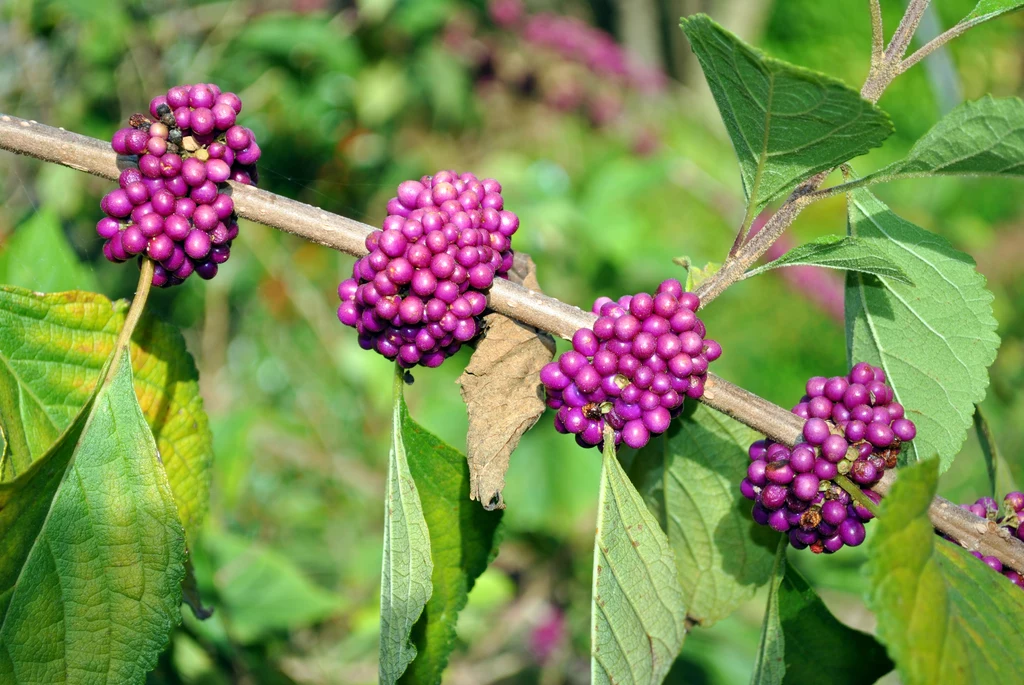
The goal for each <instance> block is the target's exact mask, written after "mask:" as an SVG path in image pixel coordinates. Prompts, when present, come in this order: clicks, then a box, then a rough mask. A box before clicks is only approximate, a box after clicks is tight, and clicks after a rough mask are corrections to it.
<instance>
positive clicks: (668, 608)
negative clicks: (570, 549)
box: [590, 439, 686, 683]
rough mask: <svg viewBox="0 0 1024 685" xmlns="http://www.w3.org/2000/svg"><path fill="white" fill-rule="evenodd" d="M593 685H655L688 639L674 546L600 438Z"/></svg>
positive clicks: (611, 448) (592, 611) (612, 450)
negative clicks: (625, 684) (602, 446)
mask: <svg viewBox="0 0 1024 685" xmlns="http://www.w3.org/2000/svg"><path fill="white" fill-rule="evenodd" d="M593 584H594V586H593V591H592V598H591V607H590V617H591V624H590V626H591V628H590V631H591V632H590V635H591V645H590V649H591V652H590V673H591V676H590V677H591V682H593V683H627V682H628V683H660V682H661V681H662V679H664V677H665V675H666V674H667V673H668V671H669V669H670V668H672V662H673V661H674V660H675V658H676V655H678V654H679V650H680V648H682V646H683V639H684V638H685V637H686V606H685V604H684V601H683V593H682V588H680V587H679V581H678V579H677V578H676V574H675V569H674V566H673V559H672V548H671V547H670V546H669V541H668V539H667V538H666V537H665V534H664V533H663V532H662V531H661V528H660V527H659V526H658V521H657V520H656V519H655V518H654V516H652V515H651V512H650V511H648V510H647V506H646V505H645V504H644V500H643V498H642V497H641V496H640V493H638V492H637V491H636V490H635V489H634V488H633V484H632V483H630V481H629V478H627V477H626V474H625V472H624V471H623V470H622V467H621V466H620V465H619V461H618V459H616V456H615V443H614V442H613V441H612V440H609V439H606V440H605V449H604V461H603V465H602V469H601V490H600V495H599V498H598V504H597V535H596V537H595V539H594V576H593Z"/></svg>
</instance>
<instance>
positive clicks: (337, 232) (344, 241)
mask: <svg viewBox="0 0 1024 685" xmlns="http://www.w3.org/2000/svg"><path fill="white" fill-rule="evenodd" d="M0 149H3V150H9V151H11V152H16V153H19V154H23V155H29V156H32V157H37V158H39V159H42V160H45V161H48V162H53V163H55V164H63V165H64V166H68V167H71V168H72V169H78V170H79V171H85V172H88V173H91V174H95V175H97V176H102V177H104V178H109V179H116V178H117V177H118V174H119V173H120V170H121V169H122V168H125V167H127V166H132V165H133V164H134V160H133V159H131V158H118V157H117V155H115V154H114V153H113V152H112V151H111V150H110V149H109V147H108V146H107V145H106V144H105V143H103V142H101V141H99V140H95V139H92V138H88V137H86V136H82V135H78V134H76V133H71V132H68V131H65V130H63V129H56V128H52V127H50V126H45V125H43V124H39V123H36V122H30V121H25V120H23V119H18V118H16V117H12V116H9V115H0ZM824 176H825V174H824V173H822V174H819V175H817V176H815V177H813V178H812V179H810V180H809V181H808V182H807V183H806V184H804V185H803V186H801V188H798V189H797V191H796V192H795V193H794V197H791V198H790V200H789V201H787V203H786V204H785V205H783V207H782V208H781V209H779V211H778V212H776V215H775V216H773V217H772V218H771V219H770V220H769V221H768V223H767V224H766V225H765V226H764V228H762V229H761V231H760V232H759V233H758V234H757V235H755V236H754V237H753V238H751V239H750V241H748V242H747V243H746V245H744V246H743V249H742V250H741V253H743V252H744V251H746V250H748V248H749V249H750V250H751V252H750V253H749V254H755V253H756V255H757V256H756V257H754V258H753V259H751V258H750V257H749V256H746V257H744V259H746V260H750V261H749V263H753V261H754V260H756V258H757V257H759V256H760V255H761V254H763V252H764V251H766V250H767V249H768V247H770V246H771V243H772V242H774V240H775V239H776V238H777V237H778V236H779V235H781V234H782V231H784V230H785V228H786V226H788V225H789V223H792V220H793V218H795V217H796V215H797V214H799V212H800V210H801V209H802V208H803V206H804V204H805V203H806V200H804V199H803V196H804V195H806V194H807V193H808V192H810V190H812V189H813V187H816V184H818V183H821V181H822V180H824ZM230 186H231V190H232V193H233V198H234V201H235V211H236V212H237V213H238V214H239V216H241V217H244V218H246V219H251V220H253V221H256V222H259V223H262V224H266V225H267V226H270V227H272V228H276V229H278V230H282V231H285V232H287V233H291V234H293V235H297V236H299V237H301V238H304V239H306V240H309V241H311V242H315V243H318V244H320V245H324V246H326V247H331V248H334V249H336V250H339V251H341V252H345V253H347V254H351V255H355V256H362V255H364V254H366V247H365V245H364V240H365V238H366V236H367V235H368V234H369V233H370V232H371V231H374V230H376V229H374V228H373V227H372V226H368V225H366V224H363V223H360V222H358V221H355V220H353V219H348V218H346V217H343V216H338V215H336V214H331V213H330V212H326V211H324V210H322V209H318V208H316V207H311V206H310V205H307V204H303V203H301V202H296V201H295V200H289V199H288V198H284V197H281V196H280V195H274V194H273V193H269V192H267V191H265V190H259V189H258V188H253V187H251V186H245V185H240V184H237V183H233V182H232V183H230ZM812 186H813V187H812ZM147 263H148V262H147ZM150 264H151V263H150ZM144 268H145V267H144ZM723 268H725V267H723ZM744 270H745V269H740V273H739V277H742V272H743V271H744ZM719 273H721V272H719ZM739 277H737V278H736V279H734V280H738V278H739ZM150 280H151V279H150ZM148 283H149V280H145V279H143V281H142V282H140V292H139V294H142V292H143V291H145V292H147V293H148V289H149V286H148ZM705 283H707V281H706V282H705ZM721 289H724V288H716V289H712V290H708V289H705V290H706V292H708V293H709V294H710V295H711V297H709V300H710V299H712V298H713V295H714V294H717V292H721ZM700 292H701V289H698V294H700ZM139 294H137V295H136V298H135V300H134V301H133V302H132V310H135V309H136V308H137V309H138V314H141V306H142V304H143V303H144V297H143V298H142V299H140V297H139ZM701 297H702V300H703V299H704V297H705V296H703V295H702V296H701ZM709 300H708V301H709ZM137 303H138V307H137V306H136V305H137ZM488 305H489V306H490V308H491V309H493V310H494V311H496V312H499V313H501V314H504V315H506V316H508V317H510V318H512V319H515V320H517V321H521V322H522V323H525V324H527V325H530V326H533V327H534V328H538V329H541V330H545V331H548V332H550V333H553V334H555V335H558V336H560V337H562V338H565V339H569V338H571V337H572V335H573V333H575V332H576V331H577V330H579V329H580V328H587V327H590V326H591V324H593V322H594V320H595V319H596V317H595V316H594V315H593V314H591V313H589V312H584V311H583V310H582V309H580V308H579V307H574V306H572V305H570V304H566V303H565V302H561V301H560V300H556V299H555V298H553V297H548V296H547V295H543V294H541V293H537V292H534V291H532V290H527V289H526V288H524V287H522V286H520V285H517V284H515V283H512V282H510V281H507V280H503V279H500V280H497V281H495V283H494V285H493V286H491V290H490V293H489V295H488ZM129 316H131V311H129ZM135 318H136V320H137V316H136V317H135ZM126 323H127V321H126ZM704 387H705V389H704V396H703V397H702V398H701V401H702V402H703V403H704V404H706V405H708V406H709V407H711V408H713V409H716V410H718V411H721V412H722V413H724V414H726V415H728V416H731V417H732V418H734V419H736V420H737V421H739V422H741V423H744V424H746V425H748V426H750V427H751V428H753V429H754V430H756V431H758V432H760V433H763V434H764V435H767V436H768V437H770V438H772V439H773V440H777V441H779V442H782V443H785V444H787V445H793V444H795V443H796V442H798V441H799V440H800V439H801V436H802V431H803V421H802V420H801V419H800V418H799V417H797V416H796V415H795V414H792V413H790V412H788V411H786V410H785V409H783V408H782V407H779V406H777V405H774V404H772V403H771V402H768V401H767V400H764V399H762V398H760V397H758V396H757V395H754V394H753V393H751V392H748V391H746V390H744V389H743V388H740V387H739V386H736V385H734V384H732V383H730V382H728V381H726V380H725V379H723V378H720V377H718V376H715V375H714V374H712V373H708V379H707V383H706V384H705V386H704ZM883 482H884V479H883ZM875 489H876V490H878V486H876V487H875ZM963 511H964V510H962V509H960V508H959V507H957V506H956V505H953V504H951V503H949V502H947V501H946V500H943V499H941V498H936V499H935V503H933V505H932V516H933V518H932V520H933V522H935V526H936V528H938V529H939V530H941V531H942V532H944V533H947V534H948V535H950V536H951V537H954V538H955V539H957V540H960V541H961V542H963V543H964V544H968V545H969V546H971V547H972V548H976V549H979V550H980V551H982V552H983V553H985V554H992V555H993V556H995V557H997V558H999V559H1000V561H1002V562H1003V563H1005V564H1008V565H1009V566H1010V567H1011V568H1015V569H1017V568H1024V543H1022V542H1020V541H1017V540H1010V541H1004V543H1000V542H999V541H997V540H993V539H992V535H991V534H987V533H978V532H973V533H972V532H971V531H970V530H967V529H966V528H965V526H964V525H963V524H962V519H963V516H962V514H961V513H960V512H963ZM968 513H969V512H968ZM972 516H973V515H972ZM975 518H977V517H975ZM999 545H1002V546H999Z"/></svg>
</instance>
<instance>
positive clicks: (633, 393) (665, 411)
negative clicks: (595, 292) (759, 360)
mask: <svg viewBox="0 0 1024 685" xmlns="http://www.w3.org/2000/svg"><path fill="white" fill-rule="evenodd" d="M699 307H700V300H699V299H698V298H697V296H696V295H694V294H693V293H688V292H683V287H682V285H680V283H679V281H677V280H667V281H664V282H663V283H662V284H661V285H659V286H658V290H657V292H656V293H655V294H654V295H650V294H648V293H639V294H637V295H625V296H623V297H621V298H619V300H618V301H617V302H616V301H614V300H612V299H611V298H608V297H601V298H598V300H597V301H596V302H595V303H594V307H593V312H594V313H595V314H597V315H598V319H597V321H595V322H594V327H593V328H581V329H580V330H578V331H576V333H575V335H573V338H572V347H573V349H571V350H569V351H567V352H565V353H563V354H562V355H561V356H560V357H559V358H558V361H555V362H551V363H550V364H547V365H546V366H545V367H544V368H543V369H541V372H540V380H541V382H542V383H543V384H544V389H545V391H546V393H547V405H548V406H549V407H551V408H552V409H555V410H557V413H556V414H555V429H556V430H557V431H558V432H560V433H573V434H574V435H575V436H576V442H577V443H579V444H580V445H581V446H583V447H595V446H598V445H601V444H602V443H603V441H604V440H603V433H604V427H605V422H606V421H607V423H608V425H610V426H611V428H612V430H613V431H614V436H615V444H616V445H618V444H621V443H622V442H625V443H626V444H627V445H628V446H630V447H634V448H637V449H639V448H641V447H643V446H644V445H646V444H647V441H648V440H650V438H651V436H652V435H657V434H659V433H664V432H665V431H666V430H668V426H669V423H670V422H671V420H672V419H673V418H674V417H676V416H678V415H679V413H680V412H681V411H682V407H683V400H684V399H685V398H686V397H693V398H698V397H700V396H701V395H703V394H704V383H705V381H706V379H707V370H708V364H709V363H710V362H713V361H714V360H716V359H718V358H719V357H720V356H721V355H722V347H721V346H720V345H719V344H718V343H717V342H715V341H714V340H706V339H705V337H704V336H705V335H706V330H705V328H704V323H703V322H702V321H701V320H700V319H698V318H697V314H696V311H697V309H698V308H699Z"/></svg>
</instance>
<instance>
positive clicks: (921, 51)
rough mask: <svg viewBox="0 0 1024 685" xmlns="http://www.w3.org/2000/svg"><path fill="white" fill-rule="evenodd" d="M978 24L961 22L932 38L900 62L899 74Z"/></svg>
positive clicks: (975, 22)
mask: <svg viewBox="0 0 1024 685" xmlns="http://www.w3.org/2000/svg"><path fill="white" fill-rule="evenodd" d="M978 23H980V22H977V21H965V22H961V23H959V24H957V25H956V26H954V27H953V28H951V29H948V30H947V31H945V32H943V33H941V34H939V35H938V36H936V37H935V38H932V39H931V40H930V41H928V42H927V43H925V44H924V45H922V46H921V47H920V48H918V49H917V51H916V52H914V53H913V54H912V55H911V56H910V57H908V58H906V59H905V60H903V61H902V62H900V73H901V74H902V73H903V72H905V71H906V70H907V69H909V68H910V67H912V66H914V65H915V64H917V63H918V62H920V61H921V60H923V59H924V58H925V57H927V56H928V55H930V54H932V53H933V52H935V51H936V50H938V49H939V48H941V47H942V46H943V45H945V44H946V43H948V42H949V41H951V40H953V39H954V38H957V37H959V36H962V35H963V34H964V33H966V32H967V30H968V29H971V28H973V27H975V26H977V25H978Z"/></svg>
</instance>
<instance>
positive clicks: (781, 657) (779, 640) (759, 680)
mask: <svg viewBox="0 0 1024 685" xmlns="http://www.w3.org/2000/svg"><path fill="white" fill-rule="evenodd" d="M787 547H789V539H788V538H786V537H784V536H779V543H778V550H777V551H776V552H775V566H774V568H773V569H772V579H771V582H770V583H768V601H767V603H766V605H765V612H764V620H763V621H762V623H761V640H760V641H759V642H758V645H757V654H756V655H755V657H754V671H753V673H751V675H750V685H779V684H780V683H781V682H782V679H783V678H785V677H786V636H785V634H784V633H783V632H782V621H781V620H780V619H779V587H780V586H781V585H782V579H783V577H785V575H786V568H787V564H786V548H787Z"/></svg>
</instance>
